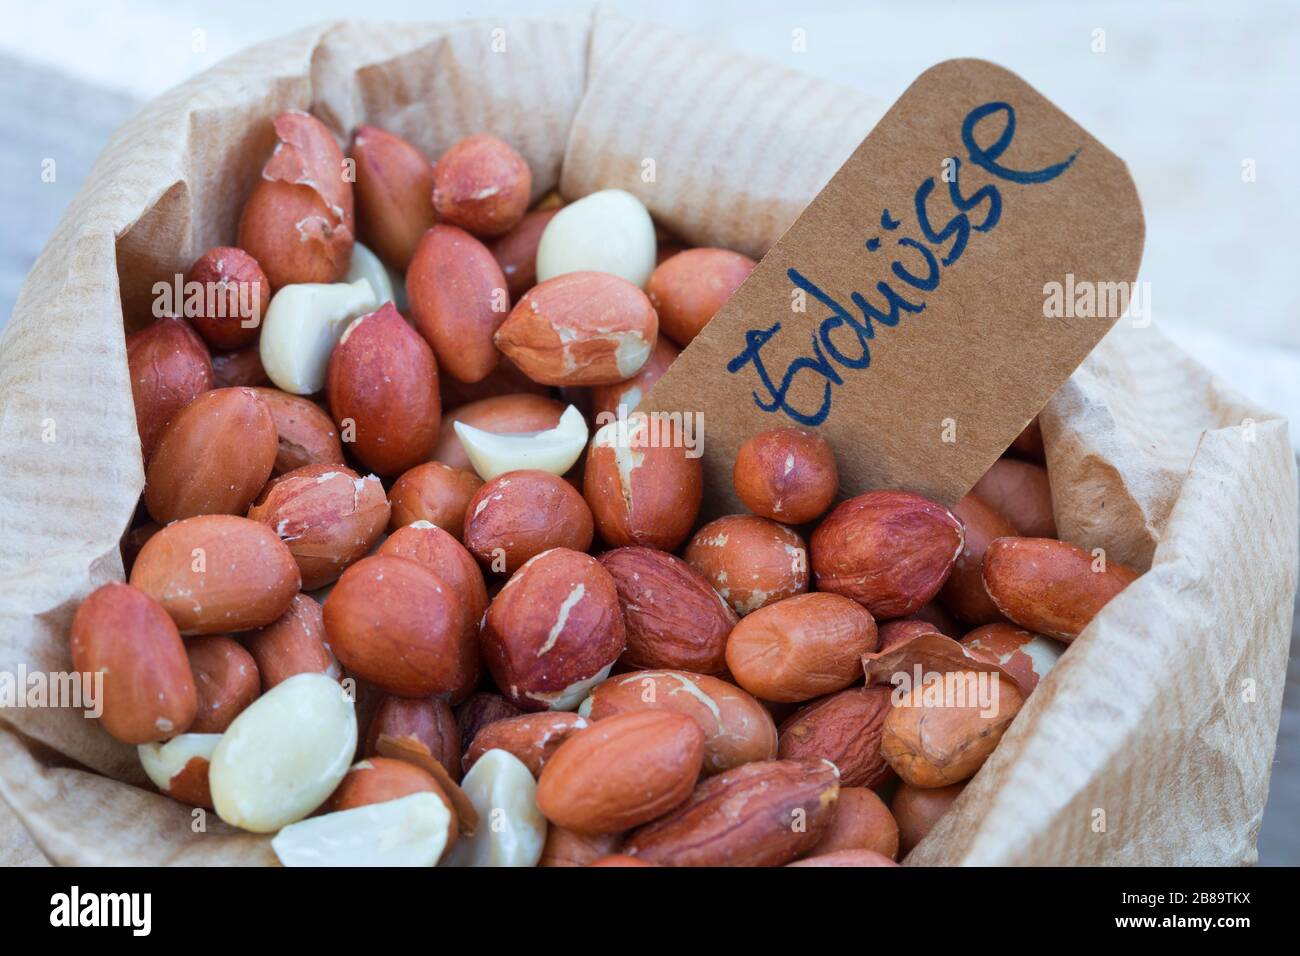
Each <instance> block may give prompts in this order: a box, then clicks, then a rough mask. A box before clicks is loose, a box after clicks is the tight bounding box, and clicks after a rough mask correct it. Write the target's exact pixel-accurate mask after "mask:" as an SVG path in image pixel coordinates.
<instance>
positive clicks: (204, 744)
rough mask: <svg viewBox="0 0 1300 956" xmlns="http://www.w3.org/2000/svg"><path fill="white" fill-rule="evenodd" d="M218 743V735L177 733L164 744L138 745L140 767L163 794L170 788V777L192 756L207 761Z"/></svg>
mask: <svg viewBox="0 0 1300 956" xmlns="http://www.w3.org/2000/svg"><path fill="white" fill-rule="evenodd" d="M220 740H221V734H181V735H180V736H179V737H173V738H172V739H171V740H168V741H167V742H166V743H151V744H141V745H140V766H142V767H144V772H145V776H147V777H148V778H149V779H150V780H151V781H153V785H154V786H155V787H157V788H158V789H159V790H162V791H163V792H164V793H165V792H167V791H168V790H170V789H171V782H172V778H174V777H175V776H176V775H177V774H178V773H180V772H181V771H182V770H184V769H185V765H186V764H187V763H189V762H190V761H191V760H193V759H194V758H195V757H199V758H201V759H203V760H209V761H210V760H211V759H212V751H214V750H216V748H217V743H218V742H219V741H220Z"/></svg>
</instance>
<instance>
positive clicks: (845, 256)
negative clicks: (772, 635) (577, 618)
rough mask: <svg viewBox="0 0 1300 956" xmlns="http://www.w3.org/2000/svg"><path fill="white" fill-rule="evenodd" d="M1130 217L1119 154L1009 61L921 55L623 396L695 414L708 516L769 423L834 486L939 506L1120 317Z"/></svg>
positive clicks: (730, 501)
mask: <svg viewBox="0 0 1300 956" xmlns="http://www.w3.org/2000/svg"><path fill="white" fill-rule="evenodd" d="M1143 231H1144V228H1143V220H1142V209H1141V206H1140V204H1139V202H1138V197H1137V191H1136V189H1135V188H1134V185H1133V181H1132V179H1131V178H1130V176H1129V173H1128V170H1127V168H1126V167H1125V165H1124V163H1123V161H1122V160H1120V159H1119V158H1118V157H1117V156H1115V155H1114V154H1113V153H1111V152H1110V151H1109V150H1107V149H1106V147H1104V146H1103V145H1102V144H1101V143H1099V142H1098V141H1097V140H1096V139H1094V138H1093V137H1092V136H1090V135H1088V133H1087V132H1085V131H1084V130H1083V129H1082V128H1081V127H1079V126H1078V125H1077V124H1076V123H1074V122H1073V121H1072V120H1071V119H1070V118H1069V117H1068V116H1066V115H1065V114H1064V113H1062V112H1061V111H1060V110H1059V109H1057V108H1056V107H1055V106H1053V105H1052V104H1051V103H1050V102H1048V100H1047V99H1046V98H1044V97H1043V96H1042V95H1041V94H1039V93H1038V92H1037V91H1036V90H1034V89H1033V88H1032V87H1030V86H1029V85H1028V84H1027V83H1025V82H1024V81H1023V80H1021V79H1020V78H1019V77H1018V76H1016V75H1015V74H1013V73H1011V72H1009V71H1008V70H1005V69H1003V68H1002V67H999V66H996V65H994V64H992V63H987V62H984V61H981V60H949V61H946V62H944V63H940V64H938V65H937V66H934V67H932V68H930V69H929V70H927V71H926V72H925V73H923V74H922V75H921V76H920V77H919V78H918V79H917V80H916V82H914V83H913V84H912V85H911V86H910V87H909V88H908V89H907V91H906V92H905V93H904V94H903V95H902V97H901V98H900V99H899V100H898V102H897V103H895V104H894V106H893V108H892V109H890V110H889V112H888V113H887V114H886V115H885V116H884V118H883V119H881V121H880V123H879V124H878V125H877V126H876V128H875V129H873V130H872V131H871V133H870V135H868V136H867V138H866V139H865V140H864V141H863V143H862V144H861V145H860V146H859V147H858V148H857V149H856V150H855V151H854V153H853V155H852V156H850V157H849V159H848V161H847V162H845V164H844V165H843V166H842V167H841V168H840V170H839V172H837V173H836V174H835V176H834V177H833V178H832V179H831V181H830V182H829V183H828V184H827V186H826V188H825V189H823V190H822V191H821V193H819V194H818V195H817V197H816V198H815V199H813V201H812V202H811V203H810V204H809V205H808V207H807V209H805V210H804V212H803V214H802V215H801V216H800V217H799V219H798V220H797V221H796V222H795V223H794V225H792V226H791V227H790V228H789V229H788V230H787V231H786V233H785V235H783V236H782V237H781V239H780V240H779V241H778V242H777V243H776V245H774V246H773V247H772V248H771V250H770V251H769V252H768V253H767V255H766V256H764V257H763V260H762V262H760V263H759V265H758V267H757V268H756V269H755V270H754V272H753V274H752V275H751V276H750V277H749V279H748V280H746V282H745V283H744V285H742V286H741V287H740V289H739V290H738V291H737V292H736V294H735V295H734V296H733V297H732V298H731V300H730V301H729V302H728V303H727V305H726V306H725V307H724V308H723V309H722V310H721V311H720V312H719V313H718V314H717V316H716V317H715V318H714V319H713V321H712V322H710V323H709V325H708V326H707V327H706V328H705V329H704V331H703V332H702V333H701V334H700V335H699V336H697V337H696V339H695V340H694V341H693V342H692V343H691V345H690V347H689V348H687V349H686V351H685V352H683V353H682V355H681V356H679V357H678V359H677V361H676V362H674V363H673V365H672V367H671V369H670V370H669V371H668V373H667V374H666V375H665V376H664V377H663V378H662V379H661V380H660V381H659V383H658V385H656V387H655V388H654V389H653V390H652V391H651V393H650V394H649V395H648V396H647V398H646V400H645V401H644V402H643V403H642V405H641V409H642V410H645V411H657V412H682V413H688V414H689V413H700V414H702V416H703V426H704V432H703V434H704V442H703V450H704V466H705V487H706V489H708V491H707V492H706V493H707V494H708V496H709V497H708V498H707V499H706V502H705V508H706V511H707V512H709V513H711V514H721V513H725V512H728V511H739V510H741V508H740V506H739V502H738V501H737V499H736V498H735V495H734V492H733V489H732V484H731V469H732V463H733V461H734V460H735V455H736V451H737V449H738V448H739V447H740V445H741V444H742V443H743V442H744V441H745V439H747V438H748V437H750V436H751V435H753V434H754V433H756V432H759V431H763V430H765V429H768V428H779V427H790V426H800V427H807V428H815V429H817V430H819V431H820V432H821V434H823V435H824V436H825V437H826V439H827V440H828V441H829V442H830V443H831V445H832V447H833V448H834V449H835V452H836V457H837V460H838V463H839V468H840V486H841V492H842V494H845V495H855V494H860V493H862V492H864V491H868V490H871V489H874V488H900V489H907V490H911V491H916V492H919V493H920V494H923V495H926V496H928V497H930V498H933V499H935V500H937V501H941V502H943V503H945V504H949V505H951V504H954V503H956V502H957V501H958V500H959V499H960V498H961V497H962V496H963V495H964V494H965V493H966V492H967V491H968V490H969V489H970V488H971V487H972V486H973V485H974V484H975V482H976V480H978V478H979V477H980V476H981V475H982V474H983V473H984V472H985V471H986V470H987V469H988V467H989V465H991V464H992V463H993V461H994V460H995V459H996V458H997V457H998V456H999V455H1000V454H1001V453H1002V452H1003V451H1004V450H1005V449H1006V447H1007V446H1008V445H1009V444H1010V443H1011V441H1012V440H1013V439H1014V438H1015V437H1016V435H1017V434H1018V433H1019V432H1020V431H1021V429H1023V428H1024V426H1025V425H1026V424H1028V422H1029V421H1030V420H1031V419H1032V418H1033V417H1034V416H1035V415H1036V414H1037V413H1038V412H1039V410H1041V409H1042V407H1043V406H1044V405H1045V404H1046V403H1047V401H1048V399H1049V398H1051V396H1052V394H1053V393H1054V392H1055V391H1056V390H1057V389H1058V388H1059V387H1060V386H1061V385H1062V384H1063V383H1064V382H1065V380H1066V379H1067V378H1068V377H1069V375H1070V373H1071V372H1073V371H1074V369H1075V368H1076V367H1077V366H1078V365H1079V363H1080V362H1082V361H1083V359H1084V357H1085V356H1086V355H1087V354H1088V352H1090V351H1091V350H1092V348H1093V347H1094V346H1095V345H1096V344H1097V343H1098V342H1099V341H1100V340H1101V338H1102V336H1104V335H1105V334H1106V332H1107V330H1109V329H1110V327H1111V326H1112V325H1113V324H1114V323H1115V321H1116V320H1118V318H1119V317H1120V315H1121V314H1122V313H1123V311H1124V307H1125V306H1126V305H1127V304H1128V302H1129V297H1130V293H1132V292H1133V290H1134V282H1135V280H1136V277H1137V270H1138V264H1139V262H1140V260H1141V255H1142V242H1143ZM1066 299H1068V301H1065V300H1066Z"/></svg>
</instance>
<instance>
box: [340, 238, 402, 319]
mask: <svg viewBox="0 0 1300 956" xmlns="http://www.w3.org/2000/svg"><path fill="white" fill-rule="evenodd" d="M390 275H392V273H390V272H389V271H388V267H387V266H385V265H384V264H383V263H382V262H380V261H379V257H378V256H377V255H375V254H374V253H373V252H371V251H370V250H369V249H367V248H366V247H365V246H363V245H362V244H361V243H359V242H354V243H352V264H351V265H350V266H348V274H347V275H346V276H345V277H344V278H343V281H344V282H356V281H357V280H358V279H365V280H366V281H367V282H369V283H370V288H371V289H373V290H374V292H375V298H376V299H378V300H379V304H380V305H383V304H384V303H385V302H391V303H393V305H397V299H396V298H395V297H394V294H393V281H392V279H390V278H389V276H390ZM399 308H400V306H399Z"/></svg>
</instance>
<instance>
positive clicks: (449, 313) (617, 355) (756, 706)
mask: <svg viewBox="0 0 1300 956" xmlns="http://www.w3.org/2000/svg"><path fill="white" fill-rule="evenodd" d="M274 127H275V132H276V136H277V140H278V142H277V145H276V147H275V149H274V151H273V153H272V154H271V155H270V156H269V157H268V158H267V160H266V163H265V166H264V169H263V172H262V176H261V178H260V179H259V180H258V181H257V183H256V185H255V186H254V188H253V190H252V192H251V194H250V195H249V196H248V198H247V200H246V203H245V205H244V208H243V212H242V215H241V218H240V222H239V228H238V237H237V240H236V241H237V245H236V246H225V247H219V248H215V249H211V250H209V251H208V252H206V253H204V254H203V255H202V256H201V257H200V258H199V259H198V261H197V262H195V263H194V265H193V266H192V268H191V270H190V272H189V274H188V275H187V276H186V283H185V288H186V290H190V289H191V288H196V289H200V290H205V291H204V292H203V294H197V295H195V297H194V298H193V299H192V300H191V299H190V298H189V296H188V292H187V298H186V301H185V302H184V307H183V309H182V308H179V307H178V308H176V309H175V310H174V311H175V313H176V314H171V315H164V316H162V317H160V318H158V319H157V320H156V321H155V322H154V323H153V324H152V325H150V326H148V327H146V328H144V329H143V330H141V331H138V332H135V333H133V334H131V335H130V336H128V338H127V356H128V364H129V368H130V374H131V386H132V390H133V395H134V399H135V406H136V417H137V426H138V430H139V434H140V440H141V446H142V455H143V460H144V463H145V479H146V480H145V488H144V494H143V498H142V504H141V510H140V513H139V516H138V518H137V520H136V522H134V524H133V526H132V527H131V528H130V529H129V530H128V531H127V533H126V535H125V536H124V538H123V542H122V553H123V561H124V565H125V567H126V569H127V573H128V581H129V583H110V584H106V585H104V586H102V587H100V588H98V589H97V590H95V591H94V592H93V593H91V594H90V596H89V597H88V598H87V599H86V600H85V602H84V603H83V604H82V606H81V607H80V609H79V610H78V611H77V614H76V616H75V619H74V620H73V623H72V647H71V651H72V662H73V667H74V669H75V670H76V671H78V672H81V673H83V674H85V675H92V676H95V677H99V676H101V675H102V680H103V696H102V706H103V710H102V716H101V717H100V718H99V722H100V724H101V726H102V728H103V730H105V731H107V733H109V734H110V735H112V736H113V737H114V738H116V739H117V740H119V741H122V742H124V743H126V744H130V745H135V746H137V747H138V749H139V756H140V760H141V763H142V765H143V767H144V770H145V772H146V773H147V775H148V777H149V779H150V780H152V781H153V783H154V784H155V785H156V786H157V788H158V790H159V791H160V792H161V793H162V794H165V795H166V796H168V797H170V798H173V799H175V800H178V801H181V802H182V803H186V804H190V805H192V806H194V807H202V808H207V809H211V810H214V811H215V813H216V815H217V816H218V817H219V818H220V820H221V821H223V822H224V824H226V825H229V826H230V827H236V828H241V829H243V830H247V831H252V832H255V833H265V834H275V836H274V838H273V839H272V841H271V846H272V848H273V850H274V852H275V854H276V855H277V857H278V858H279V860H280V861H281V862H282V863H283V864H285V865H372V864H384V865H412V866H432V865H448V866H533V865H542V866H575V865H593V866H656V865H662V866H718V865H730V866H746V865H749V866H778V865H793V866H871V865H895V860H897V859H899V858H900V855H902V854H906V853H907V852H908V851H909V850H910V849H911V848H912V847H913V846H915V845H916V843H917V842H919V841H920V839H921V838H922V837H924V836H925V834H926V833H927V832H928V831H929V830H930V828H931V827H932V826H933V825H934V824H935V822H936V821H937V820H938V818H939V817H940V816H941V815H942V814H943V813H945V812H946V810H947V809H948V807H949V806H950V805H951V804H952V803H953V801H954V800H955V799H956V798H957V796H958V794H959V793H960V792H961V789H962V787H963V786H964V785H965V782H966V781H967V780H968V779H969V778H970V777H971V776H973V775H974V774H975V772H976V771H977V770H979V768H980V766H981V765H982V763H983V762H984V760H985V759H986V758H987V756H988V755H989V753H991V752H992V751H993V749H994V747H995V746H996V745H997V743H998V741H999V740H1000V739H1001V737H1002V735H1003V733H1004V732H1005V731H1006V729H1007V728H1008V726H1009V725H1010V724H1011V722H1012V720H1013V719H1014V718H1015V716H1016V714H1017V712H1018V711H1019V710H1020V707H1021V705H1022V704H1023V702H1024V699H1025V698H1026V697H1027V696H1028V695H1029V694H1030V693H1031V692H1032V691H1033V689H1034V686H1035V685H1036V684H1037V682H1038V681H1039V680H1040V679H1041V678H1042V677H1043V676H1044V675H1045V674H1046V673H1047V671H1048V670H1049V669H1050V668H1051V666H1052V665H1053V663H1054V662H1055V660H1056V659H1057V658H1058V657H1059V656H1060V654H1061V652H1062V651H1063V650H1064V649H1065V647H1066V646H1067V645H1068V643H1069V641H1071V640H1072V639H1073V638H1074V637H1076V636H1077V635H1078V634H1079V633H1080V632H1081V631H1082V630H1083V628H1084V627H1085V626H1086V625H1087V623H1088V621H1089V620H1090V619H1091V618H1092V617H1093V615H1095V614H1096V613H1097V611H1098V610H1100V608H1101V607H1102V606H1103V605H1104V604H1105V603H1106V602H1107V601H1108V600H1110V598H1111V597H1113V596H1114V595H1115V594H1116V593H1118V592H1119V591H1120V590H1121V589H1122V588H1123V587H1125V586H1126V585H1127V584H1128V583H1129V582H1130V581H1132V580H1133V578H1134V577H1136V574H1135V572H1133V571H1131V570H1130V569H1128V568H1124V567H1121V566H1118V565H1115V564H1110V565H1106V564H1105V561H1104V558H1102V559H1101V566H1100V567H1099V566H1098V561H1099V559H1098V557H1097V556H1096V555H1095V554H1092V553H1089V552H1087V551H1083V550H1081V549H1079V548H1077V547H1074V546H1073V545H1070V544H1066V543H1063V542H1060V541H1058V540H1056V537H1055V534H1056V532H1055V525H1054V521H1053V516H1052V505H1051V492H1050V488H1049V486H1048V479H1047V472H1046V469H1045V468H1044V467H1043V465H1042V460H1043V459H1042V443H1041V439H1040V438H1039V436H1038V433H1037V429H1036V426H1035V425H1033V424H1032V423H1031V425H1030V427H1029V428H1027V429H1026V431H1025V433H1024V434H1023V435H1022V436H1021V437H1020V439H1018V440H1017V442H1016V444H1015V445H1013V447H1012V448H1011V449H1010V450H1009V451H1008V455H1007V456H1006V457H1004V458H1003V459H1001V460H1000V461H998V462H997V464H996V465H995V466H994V467H993V468H992V469H990V471H989V472H988V474H987V475H986V476H985V477H984V478H983V479H982V480H981V482H980V483H979V485H978V486H977V487H976V489H975V490H974V491H973V492H972V493H971V494H970V495H968V496H967V497H966V498H965V499H963V500H962V501H961V502H960V503H959V504H958V505H956V506H955V507H954V508H952V509H951V510H950V509H949V508H947V507H944V506H943V505H942V504H939V503H936V502H933V501H929V500H927V499H925V498H923V497H921V496H919V495H916V494H912V493H910V492H906V491H873V492H869V493H866V494H863V495H859V496H857V497H853V498H848V499H846V500H839V498H840V495H839V479H838V471H837V467H836V461H835V456H834V454H833V453H832V450H831V448H830V447H829V445H828V444H827V443H826V441H825V440H824V439H823V438H821V437H820V436H819V435H817V434H815V433H813V432H811V431H806V430H801V429H792V428H778V429H773V430H771V431H765V432H762V433H760V434H757V435H754V436H753V437H751V438H750V439H749V440H748V441H747V442H745V444H744V445H743V447H742V448H741V450H740V452H739V454H738V456H737V458H736V461H735V469H734V476H733V480H734V486H735V488H734V490H735V493H736V495H737V496H738V498H739V500H740V501H741V502H743V504H744V506H745V507H746V508H747V509H748V510H749V512H750V513H748V514H735V515H729V516H725V517H721V518H718V519H716V520H713V521H709V522H707V523H704V524H702V525H701V524H700V521H699V516H700V507H701V502H702V500H703V497H704V491H705V489H704V486H703V482H704V479H703V470H702V466H701V462H700V460H699V457H698V456H697V454H696V453H695V452H693V451H692V448H691V447H690V443H689V442H687V441H686V440H685V436H683V435H682V434H680V425H679V424H676V423H673V422H669V423H668V426H667V427H660V426H661V425H662V424H663V423H659V422H655V421H654V420H652V419H651V418H650V417H648V416H646V415H644V414H640V413H632V412H630V411H629V410H631V409H634V408H635V407H636V406H637V404H638V403H639V402H640V400H641V398H642V397H643V396H644V395H645V394H646V393H647V392H648V391H649V390H650V388H651V387H652V386H653V385H654V383H655V382H656V381H657V380H658V379H659V378H660V377H661V376H662V375H663V374H664V372H665V370H666V369H667V368H668V367H669V366H670V365H671V364H672V362H673V360H674V359H675V357H676V356H677V354H678V352H679V350H680V349H681V348H684V347H686V346H687V345H688V344H689V343H690V341H691V340H692V338H694V336H695V335H696V334H698V333H699V331H700V330H701V329H702V328H703V327H704V326H705V325H706V324H707V323H708V321H709V320H710V319H711V318H712V317H713V315H714V314H715V313H716V312H717V311H718V309H719V308H720V307H721V306H722V305H723V304H724V303H725V302H726V300H727V299H728V298H729V297H730V296H731V294H732V293H733V292H734V291H735V289H736V288H737V287H738V286H739V285H740V283H741V282H743V281H744V279H745V278H746V276H747V275H748V274H749V272H750V270H751V269H752V268H753V266H754V263H753V262H752V261H751V260H750V259H748V258H746V257H745V256H743V255H740V254H738V253H735V252H731V251H729V250H724V249H704V248H694V249H685V248H683V247H682V246H680V245H679V244H677V243H676V242H675V241H674V240H672V239H671V238H669V237H667V236H665V235H664V234H663V233H661V232H660V231H658V230H657V229H656V226H655V224H654V223H653V221H652V219H651V217H650V215H649V213H648V212H647V211H646V209H645V207H644V206H643V205H642V204H641V203H640V201H639V200H637V199H636V198H635V197H633V196H632V195H630V194H629V193H626V192H622V191H618V190H609V191H605V192H598V193H595V194H592V195H590V196H587V197H585V198H582V199H579V200H577V201H575V202H572V203H570V204H564V203H563V202H562V200H561V199H560V198H559V197H558V196H556V195H554V194H551V195H548V196H545V197H543V198H542V199H541V200H540V201H539V202H537V203H536V204H535V205H533V206H532V208H529V204H530V201H531V200H532V194H533V189H532V177H531V173H530V170H529V167H528V164H527V163H526V162H525V161H524V159H523V158H522V157H521V156H520V155H519V154H518V153H517V152H516V151H515V150H514V149H512V148H511V147H510V146H509V145H507V144H506V143H505V142H503V141H502V140H501V139H498V138H496V137H494V136H489V135H475V136H470V137H468V138H467V139H464V140H462V141H460V142H458V143H456V144H455V145H453V146H452V147H451V148H450V149H448V150H447V151H446V152H445V153H444V154H443V155H442V156H441V157H439V158H438V160H437V162H436V163H432V162H430V161H429V159H428V158H427V157H426V156H424V155H423V154H422V153H421V151H420V150H419V149H417V148H416V147H415V146H414V145H412V144H411V143H409V142H407V141H405V140H403V139H401V138H399V137H397V136H395V135H393V134H392V133H389V132H385V131H383V130H380V129H377V128H375V127H371V126H363V127H360V128H358V129H357V130H356V131H355V132H354V135H353V138H352V141H351V147H350V155H349V156H348V157H345V156H344V154H343V152H342V150H341V149H340V148H339V145H338V143H337V142H336V140H335V139H334V137H333V135H332V134H331V133H330V132H329V130H328V129H326V127H325V126H324V125H323V124H322V123H321V122H320V121H318V120H317V119H315V118H313V117H311V116H309V115H307V114H305V113H300V112H290V113H284V114H281V115H280V116H278V117H276V119H275V121H274ZM353 173H354V174H353ZM363 243H364V244H363ZM403 276H404V281H403V278H402V277H403ZM192 283H193V284H196V285H191V284H192ZM213 290H215V295H214V294H213ZM444 408H446V409H448V410H447V411H446V412H444V411H443V409H444ZM620 409H621V412H622V413H621V414H620ZM837 500H839V503H838V504H837V503H836V502H837ZM916 663H924V664H925V665H926V668H927V669H928V670H931V671H936V670H937V672H938V673H939V674H940V676H944V675H948V676H951V675H952V674H964V675H968V676H977V675H983V676H984V677H986V678H987V679H988V681H989V682H990V684H991V685H992V686H993V688H994V690H995V691H996V695H997V696H996V697H995V698H994V699H995V701H996V706H995V707H992V708H989V707H985V706H981V705H980V704H979V703H977V701H976V700H974V699H973V698H972V699H967V700H964V701H958V702H956V703H954V702H953V701H952V700H948V699H939V698H940V697H942V695H938V697H936V696H935V695H934V694H933V693H929V692H930V691H933V690H934V687H933V686H932V685H929V684H926V685H918V686H915V687H911V688H909V689H906V690H904V689H902V688H898V687H895V686H891V683H889V681H890V679H891V676H892V675H894V674H896V673H906V672H910V671H911V669H912V667H913V665H914V664H916ZM395 836H396V838H395Z"/></svg>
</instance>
